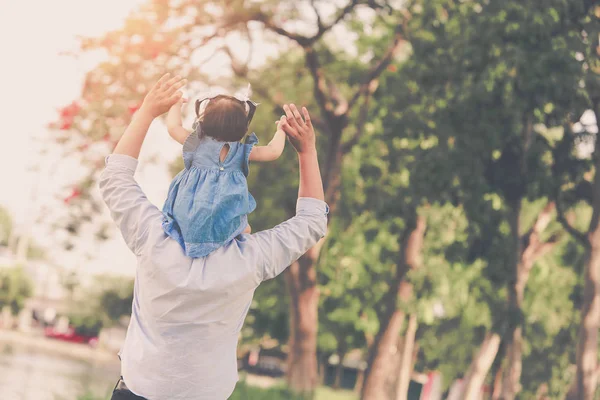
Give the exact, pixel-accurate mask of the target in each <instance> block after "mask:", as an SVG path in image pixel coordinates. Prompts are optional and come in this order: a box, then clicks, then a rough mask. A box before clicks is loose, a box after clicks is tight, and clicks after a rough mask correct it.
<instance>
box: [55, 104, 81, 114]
mask: <svg viewBox="0 0 600 400" xmlns="http://www.w3.org/2000/svg"><path fill="white" fill-rule="evenodd" d="M79 111H81V106H80V105H79V104H77V102H75V101H74V102H72V103H71V104H69V105H68V106H66V107H64V108H63V109H61V110H60V116H61V117H62V118H69V117H70V118H72V117H74V116H76V115H77V114H79Z"/></svg>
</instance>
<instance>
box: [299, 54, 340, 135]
mask: <svg viewBox="0 0 600 400" xmlns="http://www.w3.org/2000/svg"><path fill="white" fill-rule="evenodd" d="M305 53H306V66H307V67H308V70H309V71H310V73H311V75H312V77H313V82H314V89H313V90H314V93H315V98H316V100H317V103H318V104H319V107H320V108H321V111H322V112H323V115H324V117H325V119H326V120H327V123H328V124H329V125H330V126H333V124H334V123H335V119H336V115H335V110H334V108H333V104H331V101H329V99H328V98H327V95H326V94H325V93H327V92H328V89H329V87H328V85H327V81H326V79H325V75H324V73H323V70H322V69H321V66H320V65H319V59H318V57H317V53H316V51H315V50H314V49H313V48H312V47H308V48H306V49H305Z"/></svg>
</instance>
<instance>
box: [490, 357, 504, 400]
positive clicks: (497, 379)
mask: <svg viewBox="0 0 600 400" xmlns="http://www.w3.org/2000/svg"><path fill="white" fill-rule="evenodd" d="M493 385H494V387H493V388H492V400H498V399H499V398H500V390H502V365H500V366H498V371H496V374H495V375H494V382H493Z"/></svg>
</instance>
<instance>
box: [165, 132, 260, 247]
mask: <svg viewBox="0 0 600 400" xmlns="http://www.w3.org/2000/svg"><path fill="white" fill-rule="evenodd" d="M199 132H200V125H199V126H198V127H197V129H196V131H194V132H193V133H192V134H191V135H190V136H189V137H188V138H187V140H186V142H185V143H184V145H183V161H184V164H185V169H184V170H183V171H181V172H180V173H179V174H178V175H177V176H176V177H175V178H174V179H173V182H171V186H170V187H169V194H168V197H167V200H166V202H165V205H164V207H163V214H164V220H163V229H164V231H165V233H166V234H167V235H169V236H170V237H172V238H173V239H175V240H176V241H177V242H179V244H180V245H181V246H182V247H183V250H184V252H185V254H186V255H188V256H189V257H193V258H199V257H206V256H207V255H209V254H210V253H212V252H213V251H215V250H217V249H218V248H219V247H222V246H223V245H225V244H227V243H228V242H230V241H231V240H233V239H234V238H235V237H236V236H238V235H240V234H241V233H242V232H243V231H244V229H245V228H246V225H248V217H247V216H248V214H249V213H251V212H252V211H254V209H255V208H256V201H255V200H254V198H253V197H252V195H251V194H250V192H249V191H248V182H247V181H246V177H247V176H248V158H249V156H250V152H251V151H252V147H254V145H255V144H256V143H258V138H257V137H256V135H255V134H254V133H252V134H251V135H249V136H248V137H247V138H246V140H245V141H244V143H242V142H220V141H218V140H216V139H213V138H211V137H209V136H206V135H202V134H201V133H200V134H199ZM226 144H228V145H229V152H228V153H227V156H226V158H225V160H224V161H223V162H221V160H220V153H221V149H222V148H223V146H225V145H226Z"/></svg>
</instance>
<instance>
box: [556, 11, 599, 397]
mask: <svg viewBox="0 0 600 400" xmlns="http://www.w3.org/2000/svg"><path fill="white" fill-rule="evenodd" d="M578 11H579V13H578V14H577V15H576V16H577V19H576V22H577V24H578V25H577V26H578V27H579V28H580V31H579V32H578V34H576V35H573V41H574V42H575V43H576V44H577V45H578V46H577V55H578V56H579V57H580V61H581V65H580V67H581V69H580V71H579V75H578V77H579V78H580V79H581V81H580V82H581V86H580V88H581V91H580V93H579V94H580V96H579V97H578V98H577V99H576V100H577V101H573V105H572V107H570V108H569V109H565V110H562V118H563V119H562V122H563V124H562V132H561V133H562V137H561V138H559V139H558V140H549V141H548V142H549V143H548V145H549V147H550V148H551V149H552V153H553V156H554V166H553V167H554V168H553V170H554V172H555V174H556V176H557V177H558V179H557V185H556V186H555V198H556V201H557V205H558V212H559V219H560V221H561V223H562V224H563V226H564V228H565V230H566V231H567V232H569V233H570V234H571V235H572V236H573V238H575V239H576V240H577V241H578V242H579V243H580V244H581V245H582V246H583V247H584V249H585V251H586V261H585V267H584V271H583V277H584V289H583V298H582V299H581V322H580V327H579V337H578V343H577V373H576V377H575V380H574V383H573V387H572V390H571V391H570V393H569V396H568V398H573V399H575V398H577V399H593V398H594V395H595V393H596V389H597V385H598V330H599V328H600V317H599V316H600V252H598V250H597V248H598V246H599V245H600V227H599V224H598V221H599V216H600V176H599V175H598V168H600V154H599V153H598V148H597V144H596V140H595V139H594V140H593V141H590V136H595V137H597V134H598V120H599V117H600V94H599V93H600V84H599V82H600V43H599V42H598V35H599V34H600V22H599V18H600V17H599V15H600V7H599V6H598V5H594V3H593V2H584V4H582V5H581V6H580V8H579V9H578ZM585 114H587V115H588V116H590V117H591V118H594V119H595V121H592V122H590V121H589V120H588V121H586V120H585ZM590 142H591V143H592V146H593V149H594V150H593V152H592V154H591V160H589V159H587V157H586V156H585V153H583V154H582V151H581V150H582V146H585V144H586V143H590ZM589 161H591V162H589ZM592 176H593V177H592ZM580 202H584V203H585V204H588V205H589V206H591V210H592V214H591V217H590V218H589V224H588V227H587V229H586V231H585V233H584V232H582V231H581V230H580V229H577V227H576V226H573V221H569V217H568V214H567V210H568V209H569V208H571V207H573V206H575V205H577V204H578V203H580Z"/></svg>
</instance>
